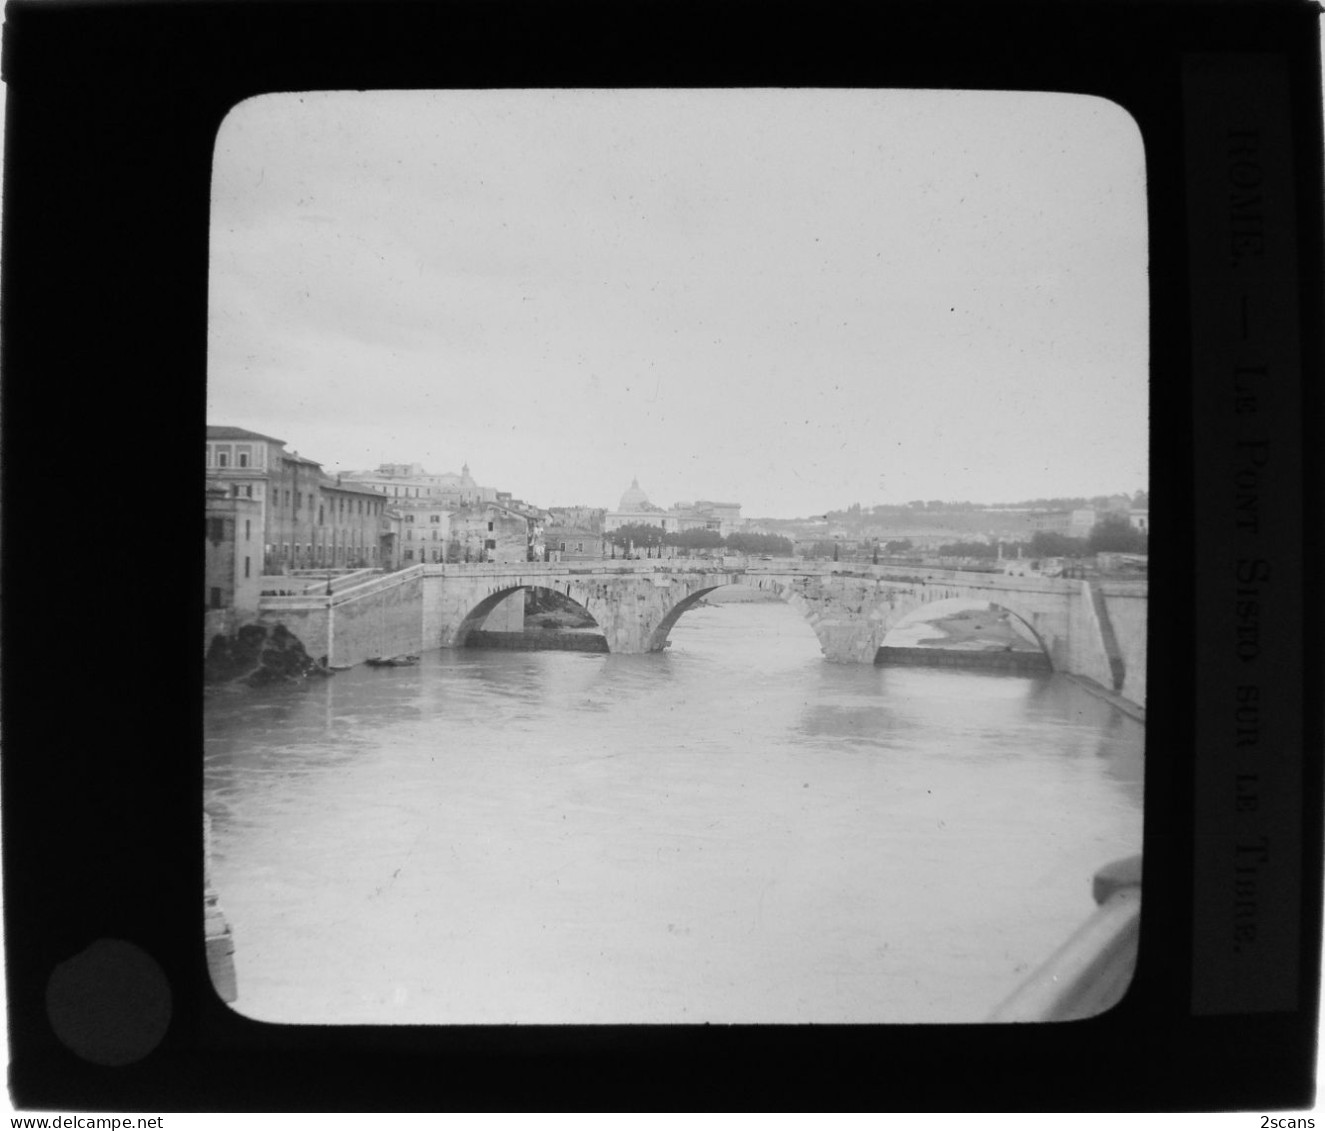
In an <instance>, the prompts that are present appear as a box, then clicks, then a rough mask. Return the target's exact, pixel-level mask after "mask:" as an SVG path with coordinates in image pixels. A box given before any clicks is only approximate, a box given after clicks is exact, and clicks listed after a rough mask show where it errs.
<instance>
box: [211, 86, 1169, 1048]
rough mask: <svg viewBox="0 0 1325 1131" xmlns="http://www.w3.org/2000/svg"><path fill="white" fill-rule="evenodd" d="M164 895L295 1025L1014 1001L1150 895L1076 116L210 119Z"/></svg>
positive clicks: (301, 99) (1100, 328) (1125, 462)
mask: <svg viewBox="0 0 1325 1131" xmlns="http://www.w3.org/2000/svg"><path fill="white" fill-rule="evenodd" d="M211 203H212V213H211V227H210V277H209V308H208V310H209V315H208V317H209V323H208V334H209V337H208V344H207V368H208V372H207V429H206V454H205V458H206V499H205V510H206V578H205V583H204V588H205V612H204V619H205V625H204V632H205V636H204V645H205V649H206V661H205V680H206V684H205V688H204V709H203V730H204V749H203V754H202V756H203V759H204V796H203V799H202V800H203V810H204V814H205V829H204V835H205V838H206V860H207V869H206V873H207V874H206V890H205V893H204V902H205V908H206V915H205V922H206V928H205V930H206V935H207V954H208V962H209V968H210V971H211V976H212V981H213V984H214V985H215V987H216V989H217V991H218V993H220V995H221V996H222V997H223V998H224V999H225V1000H227V1001H228V1002H229V1003H230V1005H231V1008H232V1009H234V1010H236V1011H238V1012H239V1013H241V1014H243V1015H244V1016H246V1017H249V1018H254V1019H257V1020H261V1021H269V1022H284V1023H305V1024H330V1025H351V1024H355V1025H357V1024H438V1025H471V1024H490V1025H491V1024H634V1023H650V1024H664V1023H665V1024H701V1023H712V1024H742V1023H765V1024H804V1023H817V1024H833V1023H839V1024H840V1023H852V1024H860V1023H870V1024H909V1023H936V1024H939V1023H942V1024H953V1023H958V1024H960V1023H966V1022H970V1023H979V1022H986V1021H990V1020H1000V1021H1006V1022H1008V1023H1014V1022H1051V1021H1059V1020H1064V1019H1070V1018H1077V1017H1086V1016H1091V1015H1094V1014H1098V1013H1100V1012H1102V1011H1104V1010H1106V1009H1108V1008H1110V1007H1111V1006H1113V1005H1114V1004H1116V1003H1117V1002H1118V1001H1119V1000H1120V998H1121V996H1122V994H1123V993H1124V992H1125V990H1126V987H1127V985H1128V983H1129V981H1130V978H1131V975H1132V967H1133V964H1134V962H1135V954H1136V939H1137V929H1138V922H1139V917H1140V878H1141V858H1140V854H1141V847H1142V825H1143V806H1144V796H1143V793H1144V791H1143V777H1144V772H1143V771H1144V762H1145V707H1146V645H1147V633H1146V628H1147V561H1148V558H1147V547H1148V539H1149V515H1150V511H1149V496H1148V491H1149V486H1150V481H1149V464H1148V453H1149V444H1150V436H1149V422H1148V409H1147V405H1148V397H1149V369H1150V344H1149V327H1148V285H1147V262H1148V251H1147V249H1148V231H1147V204H1146V165H1145V154H1144V150H1143V145H1142V139H1141V134H1140V131H1139V130H1138V128H1137V125H1136V123H1135V122H1134V120H1133V119H1132V118H1131V117H1130V116H1129V114H1128V113H1127V112H1126V111H1124V110H1123V109H1122V108H1120V107H1119V106H1118V105H1116V104H1114V103H1112V102H1109V101H1107V100H1105V99H1102V98H1096V97H1088V96H1084V95H1074V94H1055V93H1046V92H1025V93H1019V92H1015V91H979V92H975V91H962V90H869V89H740V88H736V89H665V90H664V89H613V90H606V89H555V90H554V89H540V90H532V89H531V90H511V89H492V90H444V91H367V92H362V91H326V92H313V93H308V92H305V93H298V94H272V95H264V96H261V97H257V98H253V99H250V100H248V101H245V102H242V103H240V104H239V105H238V106H236V107H235V108H234V109H233V110H232V111H231V112H230V114H229V116H228V117H227V118H226V119H225V121H224V123H223V124H222V127H221V129H220V132H219V134H218V136H217V139H216V147H215V156H214V163H213V180H212V201H211Z"/></svg>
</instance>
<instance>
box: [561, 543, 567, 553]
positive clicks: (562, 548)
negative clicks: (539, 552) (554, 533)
mask: <svg viewBox="0 0 1325 1131" xmlns="http://www.w3.org/2000/svg"><path fill="white" fill-rule="evenodd" d="M561 552H562V553H563V554H564V553H565V552H566V543H565V542H563V543H562V544H561Z"/></svg>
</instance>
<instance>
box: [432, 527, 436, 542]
mask: <svg viewBox="0 0 1325 1131" xmlns="http://www.w3.org/2000/svg"><path fill="white" fill-rule="evenodd" d="M432 540H433V541H434V542H436V541H437V531H435V530H434V531H433V532H432Z"/></svg>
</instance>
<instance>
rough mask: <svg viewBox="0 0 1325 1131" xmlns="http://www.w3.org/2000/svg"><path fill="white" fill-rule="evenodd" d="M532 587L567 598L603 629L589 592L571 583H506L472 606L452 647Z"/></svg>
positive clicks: (465, 639) (457, 630) (463, 643)
mask: <svg viewBox="0 0 1325 1131" xmlns="http://www.w3.org/2000/svg"><path fill="white" fill-rule="evenodd" d="M530 589H548V590H551V591H552V592H554V593H558V594H560V595H561V596H563V597H565V598H567V599H568V600H570V601H571V602H572V603H574V604H575V605H576V606H577V607H579V608H580V609H583V610H584V612H585V614H586V615H587V616H589V617H591V618H592V619H593V622H594V625H595V626H597V628H598V631H599V632H602V631H603V625H602V621H601V620H600V618H599V617H598V616H596V615H595V614H594V611H593V609H591V608H590V607H589V594H587V593H577V592H575V589H576V587H575V586H574V585H572V584H570V583H563V584H556V583H549V584H546V585H536V584H533V583H532V582H524V583H522V584H519V585H506V586H502V587H499V588H497V589H494V590H493V591H492V592H491V593H489V594H487V595H486V596H485V597H483V599H482V600H480V601H479V602H478V603H477V604H476V605H474V606H472V607H471V608H470V609H469V611H468V612H467V613H466V614H465V615H464V617H463V618H462V619H461V621H460V623H459V625H458V626H457V627H456V629H455V633H454V635H453V637H452V639H451V645H452V647H455V648H463V647H464V646H465V643H466V641H467V640H468V639H469V636H470V634H471V633H473V632H474V631H475V630H476V629H478V628H480V627H481V626H482V625H483V622H484V621H486V620H487V619H488V614H490V613H491V612H492V611H493V610H494V609H495V608H497V606H498V605H500V604H501V603H502V602H503V601H506V600H508V599H509V598H510V597H512V596H513V595H514V594H516V593H521V592H523V591H525V590H530Z"/></svg>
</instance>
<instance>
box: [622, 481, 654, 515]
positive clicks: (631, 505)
mask: <svg viewBox="0 0 1325 1131" xmlns="http://www.w3.org/2000/svg"><path fill="white" fill-rule="evenodd" d="M652 509H653V504H652V503H650V502H649V497H648V496H647V495H646V494H645V493H644V492H643V491H641V490H640V485H639V480H638V479H632V480H631V481H630V490H629V491H627V492H626V493H625V494H624V495H622V496H621V505H620V506H619V507H617V511H618V512H620V513H623V514H629V513H633V512H637V511H645V510H652Z"/></svg>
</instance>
